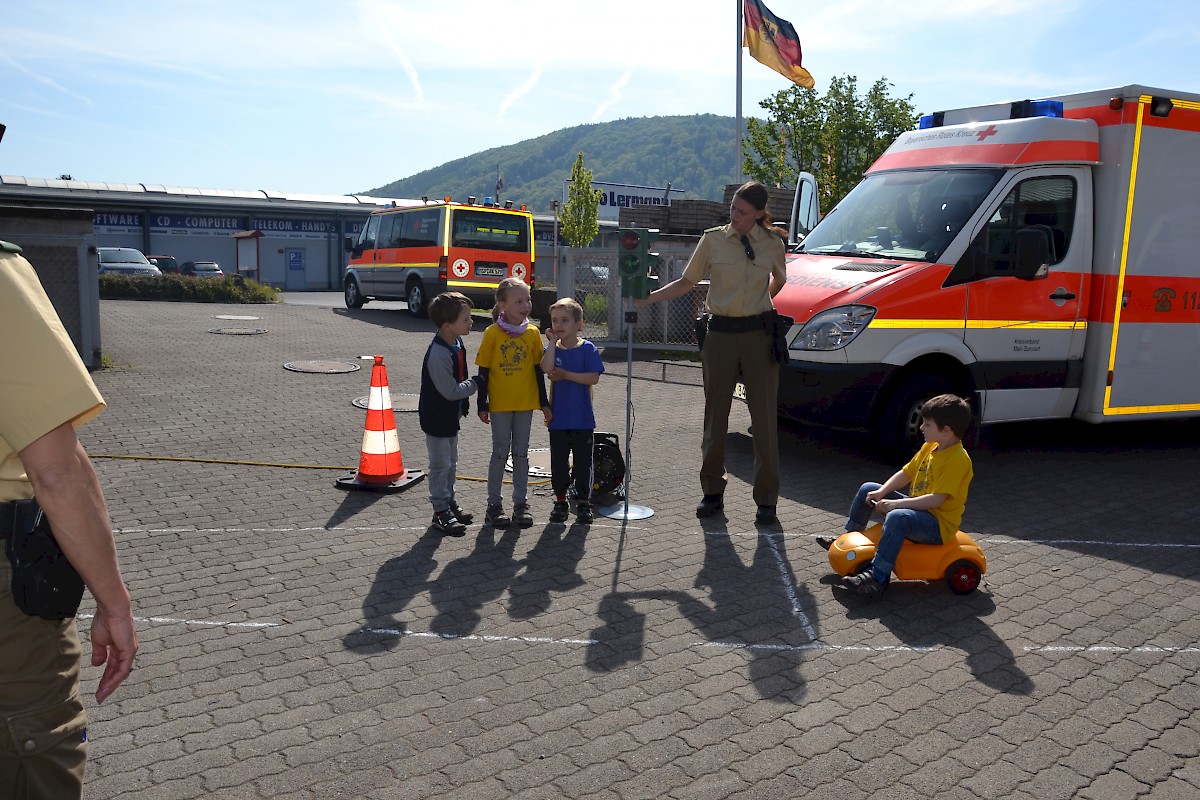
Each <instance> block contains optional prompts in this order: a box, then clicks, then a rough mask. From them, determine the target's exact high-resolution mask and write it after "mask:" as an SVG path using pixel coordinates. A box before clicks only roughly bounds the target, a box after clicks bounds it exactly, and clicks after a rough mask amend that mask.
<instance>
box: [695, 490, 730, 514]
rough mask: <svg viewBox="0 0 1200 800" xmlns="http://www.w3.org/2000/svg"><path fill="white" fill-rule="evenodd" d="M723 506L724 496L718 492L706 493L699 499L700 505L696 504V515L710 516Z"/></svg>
mask: <svg viewBox="0 0 1200 800" xmlns="http://www.w3.org/2000/svg"><path fill="white" fill-rule="evenodd" d="M723 508H725V497H724V496H723V495H719V494H706V495H704V499H702V500H701V501H700V505H698V506H696V516H697V517H711V516H713V515H714V514H716V513H717V512H719V511H720V510H721V509H723Z"/></svg>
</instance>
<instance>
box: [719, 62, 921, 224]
mask: <svg viewBox="0 0 1200 800" xmlns="http://www.w3.org/2000/svg"><path fill="white" fill-rule="evenodd" d="M889 89H891V84H890V83H888V82H887V80H886V79H885V78H880V79H879V80H877V81H876V82H875V84H874V85H873V86H871V88H870V89H869V90H868V91H867V94H866V96H865V97H860V96H859V94H858V79H857V78H854V77H852V76H849V75H847V76H844V77H839V78H834V79H833V80H832V81H830V84H829V91H828V92H826V93H825V96H824V97H821V96H819V95H818V94H817V92H816V90H815V89H803V88H801V87H799V86H796V85H794V84H793V85H792V86H790V87H789V88H787V89H784V90H782V91H779V92H776V93H775V94H774V95H772V96H771V97H768V98H767V99H766V100H763V101H762V102H760V103H759V105H760V106H762V108H764V109H765V110H766V111H767V113H768V115H769V116H768V119H766V120H759V119H748V120H747V121H746V138H745V154H744V156H743V159H744V162H743V167H742V169H743V171H744V172H745V173H746V175H748V176H749V177H751V178H753V179H754V180H757V181H761V182H762V183H765V184H767V185H768V186H770V185H777V186H792V185H795V182H796V176H797V175H798V174H799V173H801V172H811V173H812V174H813V175H814V176H816V178H817V184H818V185H819V186H820V196H821V208H823V209H830V208H833V207H834V206H835V205H837V203H838V201H840V200H841V199H842V198H843V197H845V196H846V194H847V193H848V192H849V191H850V190H851V189H852V188H854V185H855V184H856V183H858V182H859V180H861V179H862V176H863V173H865V172H866V171H867V168H868V167H870V166H871V164H872V163H873V162H874V161H875V159H877V158H879V156H880V155H881V154H882V153H883V151H884V150H886V149H887V147H888V145H890V144H891V143H892V141H893V140H895V138H896V137H897V136H899V135H900V134H901V133H903V132H904V131H907V130H911V129H912V128H913V126H914V125H916V122H917V115H916V113H915V112H914V110H913V104H912V95H911V94H910V95H908V97H903V98H895V97H891V96H890V95H889Z"/></svg>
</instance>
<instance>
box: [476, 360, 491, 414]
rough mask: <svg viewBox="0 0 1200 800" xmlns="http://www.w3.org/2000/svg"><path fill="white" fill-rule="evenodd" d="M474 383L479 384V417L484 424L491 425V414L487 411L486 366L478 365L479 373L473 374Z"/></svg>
mask: <svg viewBox="0 0 1200 800" xmlns="http://www.w3.org/2000/svg"><path fill="white" fill-rule="evenodd" d="M475 383H477V384H479V418H480V419H481V420H483V422H484V424H487V425H491V424H492V421H491V414H490V413H488V408H489V406H488V368H487V367H480V368H479V374H478V375H476V376H475Z"/></svg>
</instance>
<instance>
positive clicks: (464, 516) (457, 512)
mask: <svg viewBox="0 0 1200 800" xmlns="http://www.w3.org/2000/svg"><path fill="white" fill-rule="evenodd" d="M450 510H451V511H453V512H454V518H455V519H457V520H458V521H459V522H461V523H462V524H463V525H470V524H471V523H472V522H474V521H475V515H474V514H468V513H467V512H466V511H463V510H462V509H461V508H459V507H458V501H456V500H451V501H450Z"/></svg>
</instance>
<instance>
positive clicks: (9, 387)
mask: <svg viewBox="0 0 1200 800" xmlns="http://www.w3.org/2000/svg"><path fill="white" fill-rule="evenodd" d="M104 407H105V406H104V398H102V397H101V396H100V392H99V391H98V390H97V389H96V385H95V384H94V383H92V378H91V376H90V375H88V372H87V369H86V368H85V367H84V365H83V362H82V361H80V359H79V353H78V351H76V349H75V345H74V344H73V343H72V342H71V337H70V335H68V334H67V331H66V329H65V328H63V326H62V322H60V321H59V319H58V314H57V313H55V311H54V307H53V306H52V305H51V304H50V298H48V297H47V296H46V292H45V291H44V290H43V289H42V284H41V282H40V281H39V280H38V277H37V273H35V272H34V271H33V267H32V266H31V265H30V264H29V262H28V261H26V260H25V258H24V257H23V256H21V255H19V254H17V253H14V252H10V251H8V250H6V249H3V248H0V502H2V501H8V500H27V499H29V498H31V497H33V487H32V486H30V484H29V481H28V479H27V478H26V476H25V467H24V465H23V464H22V463H21V459H20V457H18V455H17V453H18V452H20V451H21V450H23V449H24V448H25V447H26V446H27V445H29V444H32V443H33V442H35V441H37V440H38V439H40V438H41V437H42V436H44V435H45V434H47V433H49V432H50V431H52V430H54V429H55V428H57V427H58V426H59V425H61V424H63V423H64V422H70V423H72V424H73V425H75V426H79V425H82V424H83V423H84V422H86V421H87V420H89V419H91V418H92V417H95V416H96V415H97V414H99V413H100V412H101V411H103V410H104Z"/></svg>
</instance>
